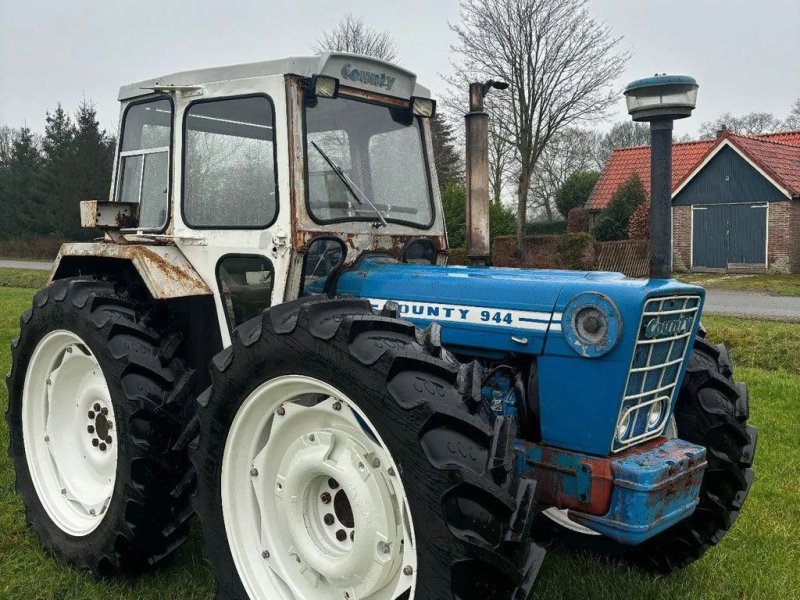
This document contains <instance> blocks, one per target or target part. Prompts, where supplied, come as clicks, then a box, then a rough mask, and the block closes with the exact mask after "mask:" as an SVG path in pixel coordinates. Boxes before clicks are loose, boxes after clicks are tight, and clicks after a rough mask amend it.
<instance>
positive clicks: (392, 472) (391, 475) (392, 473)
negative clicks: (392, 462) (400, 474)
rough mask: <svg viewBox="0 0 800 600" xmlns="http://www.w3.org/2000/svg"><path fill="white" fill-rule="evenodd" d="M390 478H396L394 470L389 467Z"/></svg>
mask: <svg viewBox="0 0 800 600" xmlns="http://www.w3.org/2000/svg"><path fill="white" fill-rule="evenodd" d="M389 477H394V468H393V467H389Z"/></svg>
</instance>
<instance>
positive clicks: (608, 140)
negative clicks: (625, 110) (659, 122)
mask: <svg viewBox="0 0 800 600" xmlns="http://www.w3.org/2000/svg"><path fill="white" fill-rule="evenodd" d="M649 145H650V127H649V126H648V125H647V124H646V123H636V122H635V121H619V122H617V123H614V125H613V126H612V127H611V130H610V131H609V132H608V133H605V134H602V135H600V136H598V140H597V147H596V148H595V161H596V164H597V168H598V169H602V168H603V167H604V166H605V164H606V161H607V160H608V157H609V156H611V151H612V150H614V148H631V147H632V146H649Z"/></svg>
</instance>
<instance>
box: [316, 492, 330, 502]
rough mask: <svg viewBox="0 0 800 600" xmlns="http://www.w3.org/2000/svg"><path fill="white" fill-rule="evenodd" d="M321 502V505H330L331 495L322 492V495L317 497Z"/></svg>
mask: <svg viewBox="0 0 800 600" xmlns="http://www.w3.org/2000/svg"><path fill="white" fill-rule="evenodd" d="M319 499H320V500H322V503H323V504H330V503H331V495H330V494H329V493H328V492H322V495H321V496H320V497H319Z"/></svg>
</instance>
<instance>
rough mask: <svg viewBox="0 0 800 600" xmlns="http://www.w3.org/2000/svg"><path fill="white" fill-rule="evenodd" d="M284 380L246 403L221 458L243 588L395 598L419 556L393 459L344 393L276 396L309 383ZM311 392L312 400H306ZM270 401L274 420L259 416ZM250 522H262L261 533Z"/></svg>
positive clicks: (289, 599)
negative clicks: (258, 425)
mask: <svg viewBox="0 0 800 600" xmlns="http://www.w3.org/2000/svg"><path fill="white" fill-rule="evenodd" d="M280 379H284V380H287V379H288V380H289V381H284V382H282V383H283V386H280V385H276V383H275V382H276V381H277V380H273V381H272V382H268V383H267V384H264V386H262V388H265V387H266V388H267V389H269V388H270V387H271V388H272V391H271V392H268V391H267V390H262V392H263V393H261V394H259V390H256V391H255V392H253V395H252V396H251V398H253V397H260V398H261V399H262V402H260V403H259V402H257V401H255V400H254V401H253V403H252V404H251V403H250V402H249V401H248V400H246V401H245V404H243V406H242V408H241V409H240V411H239V413H238V414H237V416H236V419H235V420H234V424H233V425H232V427H231V430H230V431H229V434H228V441H227V443H226V451H225V455H224V458H223V475H222V483H223V488H222V500H223V514H224V517H225V523H226V530H227V531H228V540H229V544H230V547H231V551H232V554H233V556H234V562H235V563H236V565H237V569H238V571H239V573H240V577H241V579H242V582H243V584H244V585H245V587H246V589H247V591H248V593H249V594H250V596H251V597H254V598H262V597H265V598H270V599H272V598H281V599H286V600H301V599H304V598H315V599H319V600H323V599H325V600H327V599H337V600H342V599H344V600H347V599H355V598H358V599H374V600H393V599H394V598H397V597H398V596H400V595H402V593H403V592H404V591H405V590H408V589H409V588H413V583H414V581H415V577H416V575H415V573H416V554H415V552H414V543H413V533H412V531H411V527H410V520H409V519H408V517H407V515H408V510H407V507H406V506H405V504H406V500H405V494H404V492H403V491H402V482H401V481H400V478H399V477H398V476H397V474H396V473H397V471H396V467H395V466H394V463H393V461H392V459H391V456H390V455H389V453H388V452H387V451H386V449H385V448H384V447H383V445H382V443H381V442H380V441H379V439H378V438H377V436H376V434H375V432H374V431H373V430H372V428H371V427H370V426H369V422H368V421H367V420H366V419H365V417H364V416H363V415H362V414H359V413H357V412H355V411H356V410H357V409H355V407H354V405H352V404H351V403H350V402H349V401H347V400H346V399H345V398H343V397H342V396H341V395H338V394H337V395H333V394H331V391H332V390H330V388H327V386H325V385H324V384H322V382H318V381H317V380H310V382H313V384H312V383H309V382H306V383H305V386H304V387H302V388H300V389H302V391H303V392H305V393H303V394H297V395H294V397H292V396H293V395H291V394H290V395H289V396H288V397H286V396H284V397H283V398H280V396H281V394H280V393H278V390H279V389H280V388H281V387H288V388H293V389H295V390H297V389H298V386H297V385H296V384H297V383H298V381H297V380H306V379H309V378H301V377H299V376H290V377H287V378H280ZM291 382H293V383H291ZM308 386H311V387H317V389H316V390H309V387H308ZM321 388H322V389H321ZM325 388H327V389H325ZM311 391H316V392H318V395H317V397H316V399H313V400H309V393H310V392H311ZM319 392H322V393H321V394H319ZM267 398H270V399H271V400H273V404H272V408H271V414H269V415H268V416H266V417H265V416H264V415H263V414H262V415H261V416H260V417H259V416H258V415H257V414H256V411H257V410H258V409H259V408H260V409H261V411H263V409H264V406H265V403H266V399H267ZM300 398H302V400H301V399H300ZM277 400H280V402H277ZM292 400H295V401H292ZM253 407H258V408H253ZM244 423H249V426H247V425H243V424H244ZM255 423H261V427H262V430H261V432H258V431H257V428H256V427H254V426H253V425H254V424H255ZM245 440H260V442H256V443H253V442H250V443H249V444H247V443H246V442H245ZM246 446H249V448H246ZM246 449H247V450H249V452H245V450H246ZM247 454H249V460H247V461H246V462H244V461H243V460H242V459H243V458H244V457H245V456H246V455H247ZM237 456H238V457H239V458H238V459H237ZM229 470H230V471H234V470H235V473H236V475H232V474H231V473H230V472H229ZM242 473H244V474H246V476H247V480H245V482H246V484H247V485H249V486H250V490H251V491H252V496H251V498H252V500H251V501H249V502H248V501H246V499H245V498H243V497H242V493H241V490H242V487H241V486H242V485H245V482H242ZM240 482H241V483H240ZM226 490H227V491H226ZM236 490H238V492H239V493H238V494H237V493H236ZM237 507H239V508H241V511H242V512H240V511H239V510H236V508H237ZM247 522H251V523H256V522H257V523H258V524H259V525H258V527H257V528H256V531H257V535H255V534H254V529H253V527H252V525H251V526H250V527H247V525H246V523H247ZM255 557H257V559H258V560H257V562H254V558H255ZM288 590H291V592H289V591H288ZM411 597H412V598H413V594H412V595H411Z"/></svg>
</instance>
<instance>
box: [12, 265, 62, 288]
mask: <svg viewBox="0 0 800 600" xmlns="http://www.w3.org/2000/svg"><path fill="white" fill-rule="evenodd" d="M49 278H50V271H34V270H33V269H3V268H0V288H32V289H34V290H38V289H41V288H43V287H44V286H45V285H46V284H47V280H48V279H49Z"/></svg>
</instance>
